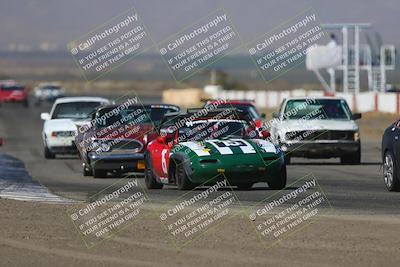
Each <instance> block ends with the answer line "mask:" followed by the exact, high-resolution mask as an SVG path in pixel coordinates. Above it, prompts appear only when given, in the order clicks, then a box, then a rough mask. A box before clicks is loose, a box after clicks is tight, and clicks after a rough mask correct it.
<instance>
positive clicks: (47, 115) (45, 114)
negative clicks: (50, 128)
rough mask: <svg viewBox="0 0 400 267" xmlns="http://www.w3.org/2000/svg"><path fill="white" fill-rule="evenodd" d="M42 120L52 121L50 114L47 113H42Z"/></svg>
mask: <svg viewBox="0 0 400 267" xmlns="http://www.w3.org/2000/svg"><path fill="white" fill-rule="evenodd" d="M40 118H41V119H42V120H44V121H48V120H50V114H49V113H47V112H44V113H41V114H40Z"/></svg>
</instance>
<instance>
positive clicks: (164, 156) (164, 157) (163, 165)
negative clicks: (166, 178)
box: [161, 148, 168, 175]
mask: <svg viewBox="0 0 400 267" xmlns="http://www.w3.org/2000/svg"><path fill="white" fill-rule="evenodd" d="M167 153H168V149H166V148H164V149H163V150H162V151H161V168H162V171H163V173H164V174H165V175H166V174H167V171H168V169H167Z"/></svg>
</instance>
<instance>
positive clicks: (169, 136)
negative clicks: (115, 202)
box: [145, 110, 286, 190]
mask: <svg viewBox="0 0 400 267" xmlns="http://www.w3.org/2000/svg"><path fill="white" fill-rule="evenodd" d="M220 112H225V113H226V111H220V110H215V111H212V112H208V114H207V116H204V115H203V116H194V114H195V113H194V112H188V113H186V114H183V115H178V116H175V117H174V118H173V119H170V120H168V121H167V122H166V123H163V124H162V126H161V129H160V131H159V137H158V138H157V139H156V140H154V141H153V142H151V143H150V144H149V145H148V146H147V150H146V153H145V164H146V167H145V168H146V169H145V182H146V186H147V188H149V189H159V188H162V187H163V185H164V184H174V185H177V186H178V188H179V189H183V190H185V189H192V188H194V187H195V186H198V185H208V184H214V183H215V182H217V181H218V180H223V179H226V180H227V182H228V183H229V184H230V185H235V186H238V187H239V188H240V189H249V188H251V187H252V186H253V184H254V183H258V182H267V183H268V185H269V187H270V188H271V189H283V188H284V187H285V186H286V165H285V162H284V155H283V153H282V152H281V151H280V150H279V148H278V147H277V146H275V145H274V144H272V143H271V142H269V141H267V140H264V139H262V138H261V135H260V134H259V133H258V132H257V130H256V129H255V128H254V125H253V124H252V123H251V122H249V121H248V120H246V119H244V118H246V116H242V115H241V114H238V112H235V116H233V117H232V116H225V115H224V116H217V114H220ZM188 118H190V120H188Z"/></svg>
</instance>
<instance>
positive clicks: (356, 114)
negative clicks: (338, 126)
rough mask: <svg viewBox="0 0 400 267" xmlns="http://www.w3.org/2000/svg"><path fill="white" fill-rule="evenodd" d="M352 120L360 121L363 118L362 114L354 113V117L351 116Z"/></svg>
mask: <svg viewBox="0 0 400 267" xmlns="http://www.w3.org/2000/svg"><path fill="white" fill-rule="evenodd" d="M351 118H352V119H353V120H359V119H361V118H362V114H361V113H354V114H353V116H351Z"/></svg>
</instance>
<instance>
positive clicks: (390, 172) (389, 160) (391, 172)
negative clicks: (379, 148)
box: [383, 151, 400, 192]
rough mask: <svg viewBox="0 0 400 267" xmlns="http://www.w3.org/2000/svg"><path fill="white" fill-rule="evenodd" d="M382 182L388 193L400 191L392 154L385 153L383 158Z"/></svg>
mask: <svg viewBox="0 0 400 267" xmlns="http://www.w3.org/2000/svg"><path fill="white" fill-rule="evenodd" d="M383 181H384V183H385V185H386V188H387V190H389V191H392V192H393V191H394V192H396V191H400V182H399V178H398V169H397V164H396V160H395V158H394V156H393V153H392V152H390V151H386V153H385V156H384V158H383Z"/></svg>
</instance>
